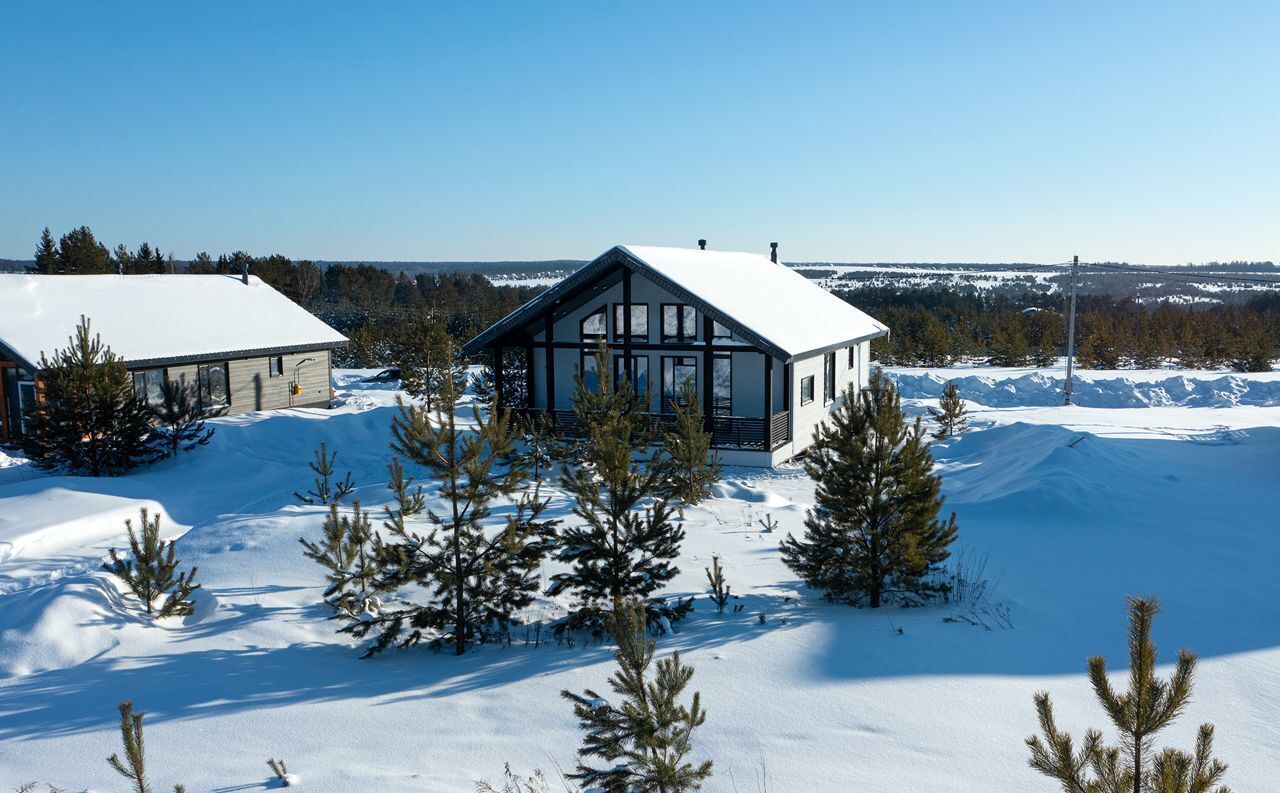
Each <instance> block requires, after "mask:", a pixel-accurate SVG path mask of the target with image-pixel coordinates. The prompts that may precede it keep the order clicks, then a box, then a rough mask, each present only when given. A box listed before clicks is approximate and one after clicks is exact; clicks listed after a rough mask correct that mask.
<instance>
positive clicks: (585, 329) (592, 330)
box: [578, 306, 608, 341]
mask: <svg viewBox="0 0 1280 793" xmlns="http://www.w3.org/2000/svg"><path fill="white" fill-rule="evenodd" d="M578 330H579V331H580V333H581V336H582V340H583V341H604V340H605V336H606V334H607V333H608V330H607V329H606V328H605V313H604V306H601V307H600V308H598V309H596V310H595V311H593V312H591V313H590V314H588V315H587V316H586V318H584V319H583V320H582V324H581V325H580V326H579V328H578Z"/></svg>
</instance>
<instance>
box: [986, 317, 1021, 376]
mask: <svg viewBox="0 0 1280 793" xmlns="http://www.w3.org/2000/svg"><path fill="white" fill-rule="evenodd" d="M1030 361H1031V353H1030V350H1029V349H1028V347H1027V337H1026V336H1025V335H1024V334H1023V333H1022V328H1021V327H1019V326H1018V324H1017V323H1016V322H1012V321H1011V322H1008V323H1003V324H1001V325H1000V326H998V327H997V328H996V330H995V333H993V334H992V336H991V355H990V356H989V357H988V358H987V364H988V365H990V366H1026V365H1027V364H1028V363H1030Z"/></svg>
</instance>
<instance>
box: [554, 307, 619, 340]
mask: <svg viewBox="0 0 1280 793" xmlns="http://www.w3.org/2000/svg"><path fill="white" fill-rule="evenodd" d="M597 314H599V315H600V316H601V317H602V318H603V319H604V330H602V331H601V332H600V333H598V334H596V333H587V331H586V326H587V320H589V319H591V318H592V317H594V316H596V315H597ZM578 339H579V340H580V341H608V340H609V304H608V303H603V304H601V306H600V307H599V308H597V309H596V310H595V311H592V312H591V313H589V314H587V315H586V316H585V317H583V318H582V319H581V320H579V321H578ZM547 341H549V339H548V340H547Z"/></svg>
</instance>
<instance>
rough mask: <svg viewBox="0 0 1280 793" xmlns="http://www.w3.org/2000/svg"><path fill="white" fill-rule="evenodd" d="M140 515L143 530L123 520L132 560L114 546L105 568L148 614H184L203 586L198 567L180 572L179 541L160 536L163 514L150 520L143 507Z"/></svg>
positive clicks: (157, 617)
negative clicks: (196, 581) (196, 579)
mask: <svg viewBox="0 0 1280 793" xmlns="http://www.w3.org/2000/svg"><path fill="white" fill-rule="evenodd" d="M140 517H141V531H140V532H138V531H135V530H134V528H133V521H132V520H126V521H125V522H124V526H125V529H126V530H128V532H129V551H130V553H131V554H132V555H133V559H124V558H122V557H121V556H120V555H119V554H118V553H117V552H116V549H115V548H112V549H111V561H110V562H108V563H107V564H104V565H103V568H104V569H105V570H107V571H108V572H110V573H112V574H113V575H115V576H116V577H117V578H119V579H120V580H121V581H123V582H124V583H125V586H127V587H128V588H129V591H130V592H132V593H133V594H134V595H135V596H137V598H138V599H139V600H141V601H142V605H143V608H144V609H145V610H146V612H147V615H148V616H151V617H154V618H155V619H161V618H163V617H185V616H186V615H188V614H191V613H192V611H193V609H194V604H193V603H192V602H191V593H192V592H194V591H196V590H197V589H199V588H200V585H199V584H197V583H194V582H195V577H196V570H197V569H198V568H195V567H192V568H191V569H190V570H188V571H187V572H186V573H185V574H184V573H180V572H178V564H179V562H178V559H177V558H176V555H175V554H176V552H177V543H176V542H175V541H174V540H169V541H168V542H166V541H164V540H162V539H160V515H159V514H157V515H156V516H155V519H154V520H153V519H149V518H148V515H147V508H146V507H143V508H142V511H141V514H140ZM162 596H163V597H164V601H163V602H162V603H161V604H160V605H159V607H158V608H157V607H156V601H157V600H158V599H159V598H161V597H162Z"/></svg>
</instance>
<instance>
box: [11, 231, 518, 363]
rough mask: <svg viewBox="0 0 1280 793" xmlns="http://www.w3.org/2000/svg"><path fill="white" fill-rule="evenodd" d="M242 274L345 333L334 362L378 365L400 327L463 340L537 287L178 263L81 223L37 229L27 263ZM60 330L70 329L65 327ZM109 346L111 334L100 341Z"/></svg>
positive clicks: (481, 279) (228, 262) (291, 264)
mask: <svg viewBox="0 0 1280 793" xmlns="http://www.w3.org/2000/svg"><path fill="white" fill-rule="evenodd" d="M246 267H247V268H248V270H249V272H250V273H251V274H253V275H256V276H257V277H259V278H261V279H262V280H263V281H265V282H266V283H267V284H270V285H271V286H272V287H274V288H275V289H277V290H279V291H280V292H282V293H284V294H285V295H287V296H288V297H289V298H290V299H292V300H293V301H294V302H296V303H298V304H299V305H301V306H303V307H304V308H306V309H308V310H309V311H311V312H312V313H314V314H316V315H317V316H320V317H321V318H322V319H324V320H325V321H326V322H328V323H329V324H330V325H332V326H333V327H335V328H337V329H338V330H340V331H342V332H343V333H345V334H346V335H347V336H348V337H349V338H350V339H351V344H350V345H349V346H348V347H346V348H345V349H342V350H338V351H336V353H335V356H334V363H335V364H336V365H338V366H381V365H384V364H386V363H387V362H388V361H389V360H390V358H388V350H390V349H392V348H394V346H395V345H396V344H397V343H398V341H399V340H400V337H401V335H402V334H403V332H404V329H405V328H407V327H410V326H417V325H420V324H421V323H422V322H439V323H441V324H443V326H444V327H445V329H446V330H448V331H449V333H450V334H451V335H453V336H454V337H455V338H458V339H467V338H470V337H471V336H474V335H475V334H476V333H479V332H480V331H481V330H483V329H484V328H485V327H487V326H488V325H490V324H492V323H493V322H494V321H495V320H497V319H499V318H501V317H502V316H504V315H506V314H508V313H510V312H511V311H512V310H514V309H515V308H517V307H518V306H520V305H521V304H523V303H525V302H527V301H528V300H530V299H531V298H532V297H533V296H534V295H536V294H537V293H538V292H539V291H541V289H540V288H538V287H527V286H495V285H493V284H492V283H491V282H490V281H489V279H487V278H485V276H483V275H481V274H479V273H458V272H453V273H420V274H418V275H416V276H410V275H408V274H405V273H398V274H394V273H392V272H390V271H388V270H385V269H383V268H382V267H378V266H375V265H372V264H355V265H350V264H330V265H329V266H327V267H324V268H322V267H320V265H318V264H316V263H315V262H312V261H306V260H301V261H293V260H292V259H290V258H288V257H287V256H281V255H279V254H276V255H272V256H253V255H251V254H248V253H246V252H244V251H236V252H234V253H230V254H223V255H220V256H218V257H217V258H216V259H215V258H214V257H212V256H211V255H209V254H208V253H204V252H202V253H199V254H197V255H196V257H195V258H194V259H192V260H190V261H189V262H187V263H186V264H185V266H181V265H179V264H178V262H177V261H176V260H175V259H174V258H173V256H172V254H170V255H167V256H166V255H164V254H163V253H162V252H161V251H160V249H159V248H156V247H152V246H151V245H150V244H149V243H146V242H143V243H142V244H141V245H139V246H138V248H137V249H135V250H133V251H130V250H129V249H128V247H127V246H125V245H117V246H116V247H115V249H114V250H108V249H107V247H106V246H105V245H103V244H102V243H100V242H98V240H97V239H96V238H95V237H94V235H93V231H92V230H90V229H89V227H87V226H81V227H80V228H78V229H73V230H72V231H69V232H67V233H66V234H64V235H62V237H61V238H60V239H58V240H57V241H55V240H54V238H53V235H52V234H51V233H50V232H49V229H47V228H46V229H45V230H44V233H43V234H42V235H41V240H40V243H39V245H38V247H37V249H36V256H35V260H34V262H33V264H32V265H31V266H30V267H28V269H29V270H30V271H32V272H39V273H54V274H56V273H64V274H81V273H112V272H123V273H127V274H146V273H180V272H185V273H223V274H227V275H240V274H242V273H243V272H244V271H245V268H246ZM67 332H68V333H70V332H71V329H68V331H67ZM105 341H106V342H107V343H108V344H110V342H111V340H110V339H106V340H105Z"/></svg>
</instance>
